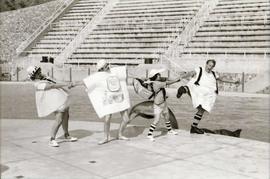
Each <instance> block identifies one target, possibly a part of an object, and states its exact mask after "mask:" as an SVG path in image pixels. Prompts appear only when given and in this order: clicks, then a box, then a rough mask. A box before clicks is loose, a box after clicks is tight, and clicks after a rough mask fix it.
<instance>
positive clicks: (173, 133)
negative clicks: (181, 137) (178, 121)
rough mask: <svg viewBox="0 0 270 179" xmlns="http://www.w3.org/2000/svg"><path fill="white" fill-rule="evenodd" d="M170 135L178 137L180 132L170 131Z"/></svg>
mask: <svg viewBox="0 0 270 179" xmlns="http://www.w3.org/2000/svg"><path fill="white" fill-rule="evenodd" d="M168 134H170V135H177V134H178V132H176V131H174V130H170V131H168Z"/></svg>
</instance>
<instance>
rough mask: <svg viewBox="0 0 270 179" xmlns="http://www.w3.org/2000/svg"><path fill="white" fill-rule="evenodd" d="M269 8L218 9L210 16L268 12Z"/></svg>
mask: <svg viewBox="0 0 270 179" xmlns="http://www.w3.org/2000/svg"><path fill="white" fill-rule="evenodd" d="M269 10H270V7H268V6H265V7H260V8H258V7H252V8H236V9H218V10H216V9H215V10H214V11H212V12H211V14H223V13H224V14H225V13H226V14H231V13H243V12H248V13H251V12H260V11H269Z"/></svg>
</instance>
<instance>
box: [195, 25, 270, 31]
mask: <svg viewBox="0 0 270 179" xmlns="http://www.w3.org/2000/svg"><path fill="white" fill-rule="evenodd" d="M259 30H270V25H264V24H262V25H251V26H220V27H216V26H212V27H209V26H202V27H200V29H199V32H216V31H219V32H221V31H226V32H229V31H259Z"/></svg>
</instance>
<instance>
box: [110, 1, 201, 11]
mask: <svg viewBox="0 0 270 179" xmlns="http://www.w3.org/2000/svg"><path fill="white" fill-rule="evenodd" d="M201 5H202V3H199V2H198V3H192V4H183V3H173V4H161V5H156V4H152V5H151V6H142V7H132V6H131V7H124V8H123V7H119V6H115V7H114V8H113V9H112V10H111V11H110V12H125V11H129V12H130V11H132V12H135V11H144V10H145V11H147V10H155V9H167V8H172V9H175V8H177V9H178V8H181V9H189V8H199V7H201Z"/></svg>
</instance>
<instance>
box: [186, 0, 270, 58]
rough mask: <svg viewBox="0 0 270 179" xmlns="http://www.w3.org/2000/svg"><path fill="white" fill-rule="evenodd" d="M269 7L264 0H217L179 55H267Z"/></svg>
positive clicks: (267, 2)
mask: <svg viewBox="0 0 270 179" xmlns="http://www.w3.org/2000/svg"><path fill="white" fill-rule="evenodd" d="M269 10H270V2H269V1H268V0H259V1H258V0H235V1H231V0H220V1H219V3H218V4H217V6H216V7H215V8H214V10H213V12H211V13H210V16H209V17H208V19H207V20H206V21H205V22H204V24H203V25H202V26H201V27H200V29H199V30H198V31H197V32H196V35H195V36H194V37H193V38H192V40H191V42H189V44H188V45H187V47H186V48H185V50H184V54H183V57H187V55H191V56H193V57H196V55H197V56H198V55H200V56H201V55H208V56H211V55H212V56H213V57H215V56H216V55H224V54H226V55H242V56H243V55H256V56H257V57H264V56H267V55H269V53H270V50H269V49H270V48H269V47H270V39H269V35H270V23H269V19H270V14H269Z"/></svg>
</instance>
